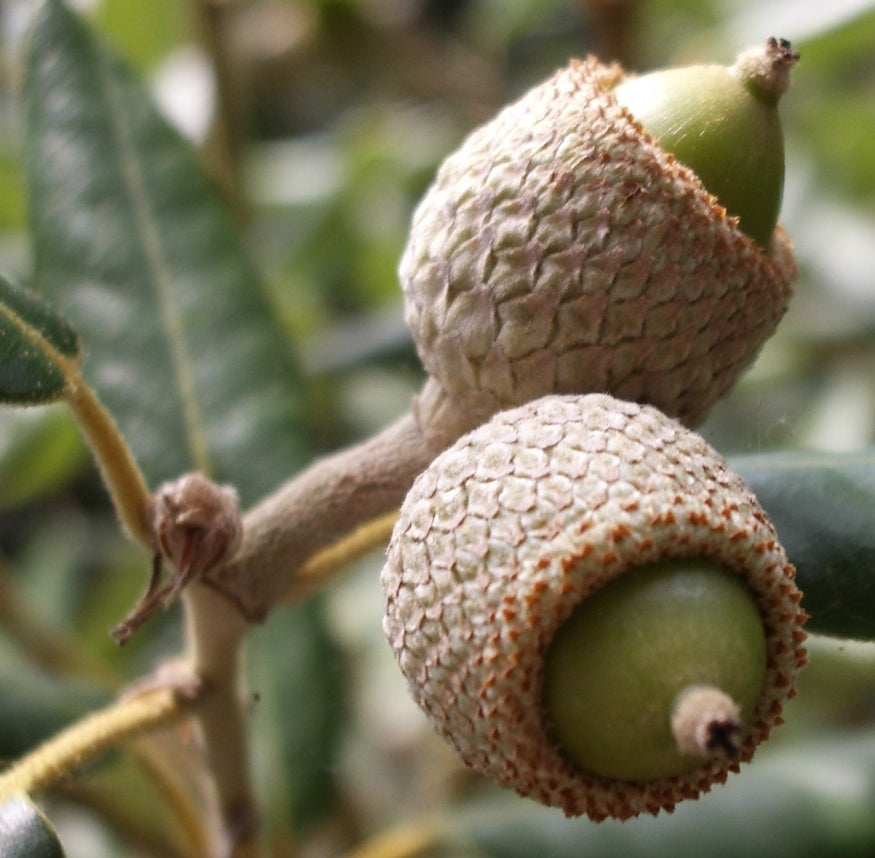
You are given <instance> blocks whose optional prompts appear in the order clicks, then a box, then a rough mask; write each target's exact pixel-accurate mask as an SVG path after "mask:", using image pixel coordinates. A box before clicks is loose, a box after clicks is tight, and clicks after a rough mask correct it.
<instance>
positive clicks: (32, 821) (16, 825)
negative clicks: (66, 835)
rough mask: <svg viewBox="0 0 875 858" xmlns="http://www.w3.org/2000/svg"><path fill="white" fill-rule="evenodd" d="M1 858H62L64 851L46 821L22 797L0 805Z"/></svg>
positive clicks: (25, 798)
mask: <svg viewBox="0 0 875 858" xmlns="http://www.w3.org/2000/svg"><path fill="white" fill-rule="evenodd" d="M0 855H2V856H3V858H63V856H64V850H63V849H62V848H61V844H60V842H59V841H58V837H57V835H56V834H55V832H54V830H53V829H52V827H51V824H50V823H49V822H48V820H47V819H46V818H45V817H44V816H43V815H42V814H41V813H40V812H39V811H38V810H37V808H36V806H35V805H34V804H33V803H32V802H31V801H30V800H29V799H28V798H27V797H25V796H14V797H12V798H10V799H8V800H7V801H5V802H3V804H0Z"/></svg>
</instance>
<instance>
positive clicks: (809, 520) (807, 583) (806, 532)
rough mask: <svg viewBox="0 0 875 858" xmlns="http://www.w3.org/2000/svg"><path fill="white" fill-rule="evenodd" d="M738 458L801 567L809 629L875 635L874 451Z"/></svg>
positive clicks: (870, 637)
mask: <svg viewBox="0 0 875 858" xmlns="http://www.w3.org/2000/svg"><path fill="white" fill-rule="evenodd" d="M733 464H734V465H735V466H736V467H738V469H739V472H740V473H741V474H742V475H743V476H744V477H745V478H746V480H747V482H748V484H749V485H750V487H751V488H752V489H753V490H754V493H755V494H756V496H757V498H758V499H759V501H760V503H762V505H763V507H764V508H765V510H766V512H767V513H768V514H769V517H770V518H771V519H772V522H773V523H774V525H775V527H776V529H777V531H778V536H779V537H780V539H781V542H782V543H783V545H784V547H785V548H786V549H787V552H788V554H789V555H790V558H791V560H792V561H793V562H794V563H795V565H796V568H797V581H798V583H799V587H800V588H801V590H802V592H803V593H804V594H805V602H804V606H805V609H806V610H807V611H808V613H809V614H810V615H811V618H810V620H809V621H808V629H809V631H811V632H816V633H820V634H826V635H834V636H836V637H843V638H859V639H860V640H875V575H873V570H875V450H872V449H869V450H862V451H860V452H859V453H845V454H838V453H836V454H832V455H827V454H823V453H821V454H817V453H804V452H783V453H773V454H771V455H764V456H751V457H747V458H740V459H738V460H736V461H735V462H734V463H733Z"/></svg>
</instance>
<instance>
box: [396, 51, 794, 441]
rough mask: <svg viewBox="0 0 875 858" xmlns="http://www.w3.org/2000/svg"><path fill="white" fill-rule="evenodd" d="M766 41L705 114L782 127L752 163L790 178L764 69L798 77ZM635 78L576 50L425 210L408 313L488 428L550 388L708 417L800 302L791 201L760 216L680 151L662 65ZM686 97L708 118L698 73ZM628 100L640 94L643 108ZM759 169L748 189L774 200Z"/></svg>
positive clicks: (496, 125) (448, 387)
mask: <svg viewBox="0 0 875 858" xmlns="http://www.w3.org/2000/svg"><path fill="white" fill-rule="evenodd" d="M776 44H778V47H777V48H776V49H777V50H778V51H779V53H780V51H781V50H782V49H781V48H780V44H781V43H776ZM788 50H789V49H788ZM769 51H771V48H769V49H767V52H766V53H764V52H763V51H762V50H760V51H759V52H758V53H757V52H754V54H752V55H751V56H753V57H754V58H756V57H757V56H759V58H760V59H759V60H755V59H745V60H743V61H740V62H739V64H738V65H737V66H736V67H735V70H734V71H727V70H726V69H723V70H722V71H721V72H720V75H721V77H720V80H721V81H722V83H721V84H720V85H719V86H718V87H717V89H718V90H720V91H721V92H723V91H724V90H725V93H724V95H725V94H726V93H729V94H730V95H731V96H732V97H731V98H730V97H725V98H719V99H718V98H712V99H710V100H709V101H708V103H707V105H706V107H707V111H706V115H707V116H710V117H711V119H709V120H703V122H704V123H705V125H706V126H708V127H711V125H713V126H714V127H715V128H721V129H723V131H721V133H725V136H726V137H727V141H728V146H729V148H730V149H732V150H733V151H736V150H737V149H739V147H738V146H737V144H738V142H739V138H740V137H744V135H745V131H744V125H745V123H746V122H753V124H754V125H755V126H756V128H755V130H756V132H757V133H754V132H753V131H752V132H751V133H750V135H749V136H750V140H748V139H747V138H745V144H746V145H747V144H748V143H751V142H752V141H753V140H754V138H756V139H757V140H759V139H760V138H761V137H767V138H768V140H767V141H766V142H765V143H762V144H761V143H759V142H758V143H757V145H756V146H755V147H752V151H753V154H752V155H751V156H750V157H751V158H753V161H752V162H751V163H750V164H748V162H747V161H744V163H743V164H742V166H741V167H740V168H739V169H741V170H742V172H744V173H747V172H750V171H753V170H759V169H760V167H759V166H758V165H759V164H760V163H761V162H769V164H768V169H769V172H770V174H771V175H772V176H773V178H774V177H778V182H777V185H778V186H780V176H781V175H782V168H781V164H782V163H783V154H782V153H779V152H778V151H777V149H776V147H777V146H778V145H779V144H780V128H779V127H777V126H776V125H775V124H774V123H773V122H772V119H774V118H775V109H774V105H772V104H770V103H768V101H769V99H770V98H772V96H771V95H769V93H770V92H774V93H775V95H774V98H777V93H778V90H779V89H780V85H779V84H777V83H775V82H774V81H772V79H771V78H770V77H769V75H768V74H765V73H762V74H759V75H758V74H757V73H756V70H757V69H760V70H761V68H762V66H763V65H765V66H767V67H768V69H769V70H772V69H773V66H774V68H775V69H776V70H775V74H774V78H775V80H783V81H784V82H786V72H787V69H788V68H789V65H790V64H791V61H790V59H789V56H790V55H789V54H787V59H785V60H782V61H780V62H777V64H775V63H773V62H772V61H771V60H770V59H768V57H769V56H771V54H770V53H768V52H769ZM781 56H782V57H783V56H784V54H781ZM764 57H765V59H764ZM751 69H753V71H751ZM745 75H747V76H746V77H745ZM782 75H783V77H782ZM648 77H649V76H648ZM625 80H627V79H626V78H625V76H624V72H623V70H622V69H620V68H619V67H618V66H616V65H613V66H605V65H602V64H600V63H599V62H598V61H596V60H595V59H593V58H588V59H586V60H572V61H571V62H570V63H569V65H568V66H567V67H565V68H563V69H560V70H559V71H557V72H556V73H555V74H554V75H553V76H552V77H551V78H549V79H548V80H546V81H544V82H543V83H542V84H540V85H539V86H536V87H534V88H533V89H532V90H530V91H529V92H528V93H526V94H524V95H523V96H522V97H521V98H520V99H518V100H517V101H516V102H515V103H513V104H510V105H509V106H507V107H505V108H504V109H503V110H502V111H501V112H500V113H499V114H498V115H497V116H496V117H495V118H494V119H492V120H491V121H490V122H488V123H486V124H485V125H483V126H481V127H480V128H478V129H476V130H475V131H473V132H472V133H471V134H470V136H469V137H468V138H467V139H466V140H465V141H463V143H462V144H461V145H460V147H459V148H458V149H457V150H456V151H455V152H454V153H453V154H451V155H450V156H449V157H448V158H447V159H446V160H445V161H444V163H443V164H442V165H441V167H440V169H439V170H438V173H437V175H436V177H435V180H434V182H433V184H432V186H431V187H430V188H429V189H428V191H427V192H426V194H425V196H424V197H423V199H422V200H421V202H420V203H419V205H418V207H417V209H416V211H415V213H414V216H413V219H412V223H411V229H410V233H409V237H408V242H407V246H406V248H405V251H404V254H403V256H402V259H401V262H400V266H399V276H400V281H401V285H402V288H403V291H404V300H405V317H406V320H407V323H408V325H409V327H410V330H411V332H412V334H413V338H414V340H415V342H416V346H417V350H418V352H419V355H420V358H421V360H422V362H423V364H424V366H425V368H426V370H427V371H428V373H429V375H430V376H431V378H432V379H434V380H435V381H436V382H437V383H438V384H439V385H440V386H441V388H442V389H443V390H444V391H445V392H446V394H447V395H448V397H450V398H451V399H452V400H453V401H454V402H457V403H459V404H460V405H461V407H462V410H464V411H465V412H466V413H470V414H472V415H475V417H476V418H477V419H479V421H480V422H482V420H485V419H487V418H488V417H489V416H491V415H492V414H493V413H495V412H496V411H498V410H501V409H507V408H511V407H514V406H516V405H521V404H522V403H524V402H527V401H529V400H530V399H534V398H537V397H539V396H544V395H546V394H548V393H586V392H607V393H610V394H612V395H614V396H617V397H619V398H622V399H628V400H632V401H636V402H648V403H650V404H653V405H655V406H657V407H658V408H659V409H660V410H662V411H664V412H665V413H667V414H669V415H671V416H674V417H678V418H679V419H681V420H682V421H683V422H684V423H686V424H687V425H695V424H696V423H698V422H699V421H701V420H702V419H703V418H704V416H705V415H706V414H707V412H708V410H709V409H710V407H711V406H712V405H713V404H714V403H715V402H716V401H717V400H719V399H720V398H721V397H722V396H723V395H725V394H726V393H727V392H728V391H729V389H730V388H731V387H732V385H733V384H734V382H735V380H736V379H737V378H738V376H739V375H740V374H741V372H742V371H743V370H744V369H745V368H746V367H747V366H748V365H749V364H750V363H751V362H752V361H753V359H754V357H755V356H756V354H757V352H758V351H759V348H760V346H761V345H762V343H763V342H764V341H765V339H766V338H767V337H768V336H769V335H770V334H771V333H772V332H773V330H774V329H775V327H776V325H777V323H778V321H779V320H780V318H781V317H782V316H783V314H784V312H785V309H786V307H787V303H788V301H789V298H790V292H791V289H790V287H791V284H792V282H793V280H794V279H795V275H796V267H795V263H794V260H793V254H792V249H791V244H790V241H789V239H788V237H787V235H786V233H785V232H784V230H783V229H782V228H781V227H780V226H777V227H774V225H773V224H772V223H771V220H772V218H773V216H774V214H775V211H774V206H773V205H772V204H771V203H769V205H764V204H763V205H762V206H761V205H760V203H761V202H762V201H761V200H759V199H755V200H754V202H753V205H752V207H751V208H752V209H753V210H756V211H759V209H760V208H762V209H763V211H765V210H767V209H768V212H769V214H768V217H767V218H765V219H764V220H763V221H759V220H758V219H757V217H756V216H755V215H754V214H752V213H751V210H750V209H749V208H747V207H745V206H742V205H740V204H738V203H737V202H736V197H735V196H734V193H735V186H734V185H732V180H733V177H730V176H723V175H722V173H721V171H720V170H719V169H718V170H716V171H713V170H712V171H710V172H708V174H707V176H705V175H703V177H702V179H700V177H699V176H697V175H696V173H695V172H694V171H693V169H691V168H690V167H689V166H685V165H684V164H682V163H681V161H680V160H679V158H680V157H681V156H680V153H678V155H677V157H676V156H675V155H674V154H671V152H670V150H667V149H666V148H664V147H663V146H662V145H660V143H659V142H658V141H657V137H659V134H658V133H657V131H656V129H657V125H658V122H657V117H654V116H653V115H652V114H653V111H649V112H648V111H646V110H644V109H643V107H642V105H640V104H639V103H638V102H640V101H641V99H640V98H639V99H636V98H633V96H634V94H635V91H636V90H635V87H640V86H644V83H643V82H644V81H646V80H647V78H643V77H642V78H638V79H635V80H636V81H637V83H633V82H632V81H631V80H629V82H628V83H626V82H624V81H625ZM723 84H726V85H725V86H724V85H723ZM729 84H731V85H732V86H730V85H729ZM770 86H771V87H772V89H771V90H770V89H769V87H770ZM757 87H759V89H758V88H757ZM710 89H714V87H713V86H711V88H710ZM752 90H755V91H756V92H757V93H758V95H755V94H751V91H752ZM673 91H674V92H675V93H676V94H677V96H678V98H677V99H675V100H674V101H671V100H670V101H669V104H668V105H667V106H666V107H665V111H666V113H667V115H669V116H670V117H674V118H676V117H677V116H678V115H679V114H680V113H682V112H683V110H682V108H683V105H680V106H679V105H678V104H677V101H678V100H680V101H683V99H688V100H689V105H688V109H689V112H690V113H692V114H694V115H697V116H698V115H700V114H701V113H702V110H701V105H700V103H699V102H700V96H701V92H700V91H699V90H697V89H696V87H695V86H689V85H688V86H686V88H685V89H681V88H680V87H674V88H673ZM709 91H710V90H709ZM618 97H623V98H625V99H627V100H628V102H629V104H630V106H631V105H632V102H633V101H634V102H635V105H634V106H635V111H636V116H635V117H633V114H632V112H630V110H629V109H627V108H626V107H624V106H622V105H621V104H620V103H619V102H618ZM739 100H740V101H741V102H742V103H743V104H744V105H746V112H745V111H741V113H738V111H737V110H736V107H737V102H738V101H739ZM761 114H764V115H767V116H768V117H771V119H769V120H768V121H766V119H765V118H764V116H761ZM636 117H637V118H636ZM673 122H674V119H671V121H670V122H669V125H670V126H671V125H672V124H673ZM775 122H776V120H775ZM642 123H643V125H642ZM721 123H722V124H721ZM760 125H762V126H763V128H762V129H760V127H759V126H760ZM644 127H647V128H649V129H651V133H648V132H647V131H645V130H644ZM685 127H686V126H685ZM727 128H731V132H728V131H726V129H727ZM760 130H762V131H763V132H764V133H763V134H760V133H759V131H760ZM664 136H665V137H666V139H668V135H667V134H666V135H664ZM675 136H680V137H682V138H683V134H681V135H675ZM708 139H710V138H708ZM675 143H678V145H680V143H679V141H675ZM688 148H689V147H688ZM694 148H695V147H694ZM708 148H709V150H710V151H711V153H712V156H711V157H712V160H716V161H722V160H723V158H724V155H723V153H722V150H721V149H720V147H715V144H714V142H713V141H711V142H709V143H708ZM740 151H743V152H744V151H746V149H745V147H744V146H742V147H740ZM699 154H707V153H705V152H704V151H703V152H702V153H699V152H697V151H696V152H693V153H692V155H695V156H696V157H695V158H694V157H692V155H691V158H690V160H691V162H692V161H697V160H701V159H699V158H698V155H699ZM745 157H747V156H745ZM696 169H702V171H703V174H704V173H705V172H707V171H705V169H704V167H703V166H702V164H701V163H697V165H696ZM715 172H716V175H714V173H715ZM703 179H704V182H705V183H704V184H703ZM761 179H762V177H761V176H759V175H750V176H748V175H745V177H744V183H746V185H748V186H752V187H753V189H754V191H753V194H752V195H753V196H754V197H757V195H759V194H761V193H762V194H764V195H767V196H769V199H770V200H771V198H772V197H773V196H774V188H773V190H772V191H768V192H766V191H765V190H762V191H761V190H760V187H759V185H760V182H761ZM724 180H725V181H724ZM734 180H737V181H741V180H740V179H739V178H738V177H737V176H736V177H734ZM712 182H713V183H714V187H711V186H710V185H711V183H712ZM762 185H763V188H765V187H766V186H769V187H772V186H773V185H775V182H773V181H771V180H769V181H766V180H762ZM739 187H740V186H739ZM746 195H748V191H747V190H745V191H743V193H742V196H746ZM727 208H729V209H730V214H727ZM739 217H740V218H741V227H742V228H743V229H744V230H748V231H749V232H750V234H748V233H747V232H745V231H743V230H742V228H739ZM751 235H755V236H756V239H757V240H754V239H753V238H751ZM475 422H476V421H475Z"/></svg>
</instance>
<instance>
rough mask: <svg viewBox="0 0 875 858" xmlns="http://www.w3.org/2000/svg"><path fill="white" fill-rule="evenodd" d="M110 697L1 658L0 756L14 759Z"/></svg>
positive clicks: (103, 692)
mask: <svg viewBox="0 0 875 858" xmlns="http://www.w3.org/2000/svg"><path fill="white" fill-rule="evenodd" d="M109 699H110V695H109V694H107V693H106V692H105V691H102V690H99V689H97V688H95V687H93V686H87V685H77V684H74V683H72V682H69V681H64V680H60V679H57V678H55V677H50V676H47V675H44V674H40V673H38V672H36V671H34V670H33V668H32V667H24V666H23V665H21V664H17V665H13V664H10V663H9V661H8V660H6V659H4V664H3V665H2V667H0V700H2V701H3V703H2V705H0V758H2V759H5V760H10V759H15V758H16V757H18V756H20V755H21V754H23V753H25V752H27V751H29V750H30V749H31V748H34V747H35V746H36V745H38V744H39V743H40V742H43V741H45V740H46V739H48V738H49V737H51V736H53V735H54V734H55V733H57V732H58V731H59V730H61V729H62V728H64V727H66V726H68V725H69V724H71V723H72V722H73V721H75V720H77V719H78V718H81V717H83V716H85V715H87V714H88V713H89V712H90V711H91V710H93V709H95V708H97V707H98V706H101V705H104V704H105V703H107V702H108V701H109ZM0 854H4V853H2V852H0Z"/></svg>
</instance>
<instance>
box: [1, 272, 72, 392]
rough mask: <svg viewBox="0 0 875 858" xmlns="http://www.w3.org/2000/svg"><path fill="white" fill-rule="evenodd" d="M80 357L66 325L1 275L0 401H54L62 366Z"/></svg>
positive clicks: (63, 381)
mask: <svg viewBox="0 0 875 858" xmlns="http://www.w3.org/2000/svg"><path fill="white" fill-rule="evenodd" d="M80 357H81V352H80V347H79V339H78V337H77V336H76V332H75V331H74V330H73V328H72V327H71V326H70V324H69V323H68V322H67V321H66V320H65V319H63V318H61V316H59V315H58V314H57V313H56V312H55V311H54V310H52V308H51V307H50V306H49V305H48V304H47V303H46V302H45V301H44V300H43V299H41V298H40V297H39V296H37V295H35V294H33V293H32V292H30V291H28V290H27V289H22V288H21V287H20V286H15V285H13V284H12V283H10V282H9V281H8V280H6V279H5V278H3V277H2V276H0V402H6V403H10V404H15V405H37V404H42V403H47V402H54V401H55V400H57V399H59V398H60V397H61V396H63V394H64V388H65V387H66V385H67V376H66V372H65V367H67V366H72V367H75V365H76V364H77V363H78V362H79V360H80Z"/></svg>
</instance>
